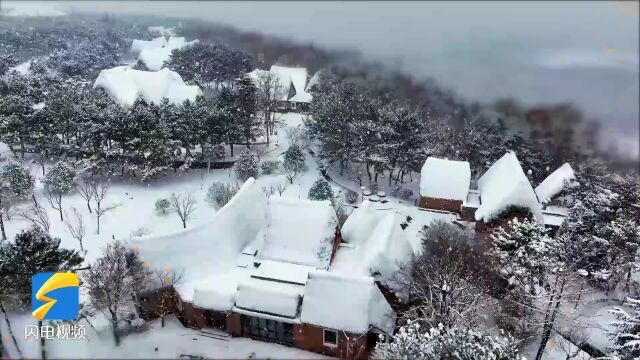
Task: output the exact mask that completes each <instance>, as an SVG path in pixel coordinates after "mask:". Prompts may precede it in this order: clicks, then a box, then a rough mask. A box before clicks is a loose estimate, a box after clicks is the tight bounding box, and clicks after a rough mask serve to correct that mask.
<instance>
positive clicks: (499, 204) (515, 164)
mask: <svg viewBox="0 0 640 360" xmlns="http://www.w3.org/2000/svg"><path fill="white" fill-rule="evenodd" d="M478 190H480V207H478V210H476V213H475V220H476V221H482V222H484V223H488V222H490V221H492V220H494V219H496V218H498V217H499V216H500V215H501V214H502V213H503V212H504V211H506V210H508V209H509V208H512V207H517V208H523V209H526V210H528V211H529V212H530V213H531V214H532V215H533V216H534V217H535V218H536V219H537V220H538V221H539V222H541V223H542V222H543V221H542V213H541V210H542V206H541V205H540V203H539V202H538V198H537V196H536V194H535V192H534V191H533V187H532V186H531V183H530V182H529V179H528V178H527V176H526V175H525V173H524V171H523V170H522V166H521V165H520V161H518V158H517V157H516V154H515V153H514V152H513V151H509V152H507V153H506V154H504V155H503V156H502V157H501V158H500V159H498V161H496V162H495V163H493V165H491V167H489V169H487V171H486V172H485V173H484V174H483V175H482V176H481V177H480V179H478Z"/></svg>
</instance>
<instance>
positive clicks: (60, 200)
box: [58, 194, 64, 221]
mask: <svg viewBox="0 0 640 360" xmlns="http://www.w3.org/2000/svg"><path fill="white" fill-rule="evenodd" d="M58 212H59V213H60V221H64V219H63V218H62V194H60V195H58Z"/></svg>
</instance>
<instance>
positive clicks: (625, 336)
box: [609, 298, 640, 359]
mask: <svg viewBox="0 0 640 360" xmlns="http://www.w3.org/2000/svg"><path fill="white" fill-rule="evenodd" d="M625 305H626V306H627V307H628V309H625V308H622V307H615V308H614V309H613V310H610V311H609V312H610V313H611V314H613V315H614V316H615V317H616V319H617V321H615V322H614V323H613V327H614V330H613V331H611V332H609V337H610V338H611V339H613V341H614V344H615V345H614V346H613V348H612V349H611V351H613V353H614V354H615V355H616V356H619V357H621V358H623V359H637V358H638V357H640V300H638V299H632V298H627V299H626V300H625Z"/></svg>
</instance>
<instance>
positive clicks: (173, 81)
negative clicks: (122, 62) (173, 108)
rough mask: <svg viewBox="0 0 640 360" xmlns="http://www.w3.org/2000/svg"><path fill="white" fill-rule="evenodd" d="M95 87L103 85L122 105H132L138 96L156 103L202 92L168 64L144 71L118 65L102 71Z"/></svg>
mask: <svg viewBox="0 0 640 360" xmlns="http://www.w3.org/2000/svg"><path fill="white" fill-rule="evenodd" d="M93 87H94V88H102V89H104V90H105V91H106V92H107V94H108V95H109V96H110V97H111V98H113V99H114V100H115V101H116V102H117V103H119V104H120V105H123V106H130V105H132V104H133V103H134V102H135V101H136V99H137V98H138V96H142V97H143V98H144V99H145V100H146V101H149V102H153V103H156V104H157V103H160V102H161V101H162V99H163V98H167V99H169V101H170V102H172V103H174V104H181V103H182V102H183V101H185V100H187V99H189V100H190V101H195V99H196V97H197V96H198V95H201V94H202V91H200V88H199V87H198V86H196V85H186V84H185V83H184V81H182V78H181V77H180V75H178V73H176V72H175V71H171V70H169V69H166V68H165V69H162V70H160V71H141V70H134V69H131V68H130V67H128V66H116V67H114V68H111V69H106V70H102V71H100V74H99V75H98V78H97V79H96V81H95V82H94V84H93Z"/></svg>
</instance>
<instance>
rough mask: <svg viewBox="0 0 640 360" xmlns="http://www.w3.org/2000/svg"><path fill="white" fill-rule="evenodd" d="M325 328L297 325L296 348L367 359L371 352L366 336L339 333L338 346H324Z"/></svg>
mask: <svg viewBox="0 0 640 360" xmlns="http://www.w3.org/2000/svg"><path fill="white" fill-rule="evenodd" d="M323 330H324V329H323V328H322V327H318V326H314V325H309V324H295V325H294V326H293V343H294V346H295V347H297V348H299V349H303V350H307V351H312V352H315V353H319V354H323V355H328V356H333V357H339V358H346V359H367V358H368V357H369V355H370V351H369V350H368V349H367V335H366V334H362V335H361V334H351V333H345V332H343V331H338V346H327V345H324V334H323Z"/></svg>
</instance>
